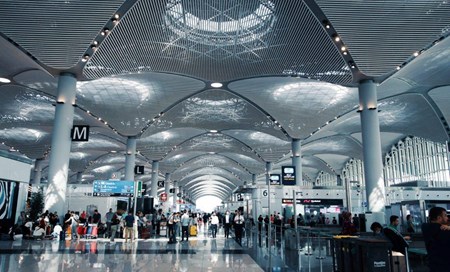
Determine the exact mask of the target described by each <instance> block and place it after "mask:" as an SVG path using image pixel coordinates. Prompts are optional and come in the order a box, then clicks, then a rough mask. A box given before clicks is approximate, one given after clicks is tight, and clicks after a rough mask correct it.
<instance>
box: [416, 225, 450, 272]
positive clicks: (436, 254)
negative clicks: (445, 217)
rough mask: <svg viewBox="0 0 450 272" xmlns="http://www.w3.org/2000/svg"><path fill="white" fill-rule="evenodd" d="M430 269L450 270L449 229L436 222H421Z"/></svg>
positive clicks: (440, 271)
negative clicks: (444, 228)
mask: <svg viewBox="0 0 450 272" xmlns="http://www.w3.org/2000/svg"><path fill="white" fill-rule="evenodd" d="M422 233H423V239H424V240H425V246H426V248H427V253H428V266H429V267H430V271H431V272H434V271H436V272H437V271H439V272H442V271H450V231H448V230H441V225H440V224H437V223H425V224H422Z"/></svg>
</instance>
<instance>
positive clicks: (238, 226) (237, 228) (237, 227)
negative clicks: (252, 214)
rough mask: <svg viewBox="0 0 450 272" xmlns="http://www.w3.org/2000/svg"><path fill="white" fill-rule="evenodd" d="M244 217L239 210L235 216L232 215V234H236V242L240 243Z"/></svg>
mask: <svg viewBox="0 0 450 272" xmlns="http://www.w3.org/2000/svg"><path fill="white" fill-rule="evenodd" d="M244 223H245V219H244V216H242V215H241V212H240V211H237V213H236V216H235V217H234V235H235V236H236V242H237V243H238V244H239V245H241V243H242V233H243V230H244Z"/></svg>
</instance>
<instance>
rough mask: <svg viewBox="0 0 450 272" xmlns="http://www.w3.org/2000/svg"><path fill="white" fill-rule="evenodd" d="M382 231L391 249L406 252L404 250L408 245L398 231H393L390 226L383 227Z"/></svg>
mask: <svg viewBox="0 0 450 272" xmlns="http://www.w3.org/2000/svg"><path fill="white" fill-rule="evenodd" d="M383 232H384V236H386V238H387V239H388V240H389V241H391V243H392V250H393V251H397V252H401V253H402V254H405V253H406V252H405V251H406V248H407V247H408V243H407V242H406V240H405V238H403V236H402V235H401V234H400V233H399V232H398V231H394V230H392V229H390V228H384V230H383Z"/></svg>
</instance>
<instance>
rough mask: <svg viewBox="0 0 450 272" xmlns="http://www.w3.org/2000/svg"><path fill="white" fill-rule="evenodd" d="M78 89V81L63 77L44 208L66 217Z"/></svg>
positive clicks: (57, 98)
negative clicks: (72, 134)
mask: <svg viewBox="0 0 450 272" xmlns="http://www.w3.org/2000/svg"><path fill="white" fill-rule="evenodd" d="M76 88H77V79H76V78H75V76H74V75H72V74H69V73H62V74H60V76H59V79H58V91H57V96H56V110H55V121H54V125H53V131H52V147H51V154H50V163H49V170H48V187H47V191H46V194H45V207H44V210H49V211H51V212H54V211H56V212H58V214H64V207H65V202H66V190H67V180H68V174H69V156H70V148H71V143H72V140H71V137H70V131H71V129H72V126H73V113H74V106H73V105H75V96H76Z"/></svg>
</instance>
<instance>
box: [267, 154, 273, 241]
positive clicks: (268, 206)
mask: <svg viewBox="0 0 450 272" xmlns="http://www.w3.org/2000/svg"><path fill="white" fill-rule="evenodd" d="M271 172H272V163H271V162H266V183H267V193H268V194H267V214H268V215H269V218H270V214H271V213H272V211H271V207H270V204H271V203H270V202H272V199H271V197H272V193H271V192H270V187H271V186H270V173H271ZM271 237H272V222H271V220H269V228H268V233H267V238H268V241H269V243H270V244H271V243H272V242H271Z"/></svg>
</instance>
